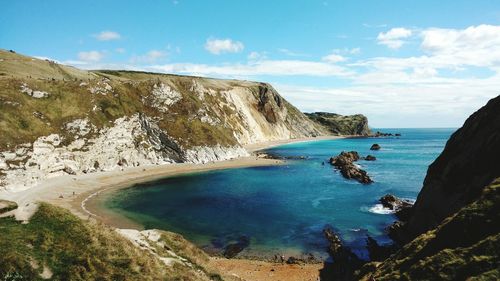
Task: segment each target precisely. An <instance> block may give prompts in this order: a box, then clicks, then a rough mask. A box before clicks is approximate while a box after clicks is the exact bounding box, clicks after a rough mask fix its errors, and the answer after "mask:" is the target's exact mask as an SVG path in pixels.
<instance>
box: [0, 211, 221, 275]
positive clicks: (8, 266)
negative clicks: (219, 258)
mask: <svg viewBox="0 0 500 281" xmlns="http://www.w3.org/2000/svg"><path fill="white" fill-rule="evenodd" d="M0 232H1V234H2V235H1V236H0V279H1V280H42V279H49V278H51V279H53V280H221V279H222V278H221V277H220V275H219V274H218V273H217V272H215V271H213V270H211V269H207V267H206V264H207V262H208V257H207V256H206V254H204V253H203V252H202V251H201V250H200V249H198V248H196V247H195V246H193V245H191V244H190V243H189V242H187V241H186V240H184V239H183V238H182V237H181V236H180V235H178V234H173V233H169V232H160V233H161V237H160V239H159V240H158V243H156V244H155V245H156V246H155V248H154V253H155V254H157V255H158V256H167V257H168V256H169V255H170V254H169V253H171V251H173V252H175V253H176V256H174V257H175V258H177V259H178V261H176V260H175V259H174V261H173V262H171V264H169V265H166V264H165V263H164V262H163V261H162V260H161V259H159V258H158V257H157V256H155V255H153V254H152V253H151V252H147V251H144V250H142V249H140V248H139V247H137V246H135V245H133V244H132V243H131V242H130V241H129V240H127V239H126V238H124V237H123V236H121V235H120V234H118V233H117V232H116V231H114V230H113V229H111V228H109V227H107V226H105V225H103V224H100V223H94V222H84V221H82V220H80V219H79V218H77V217H75V216H74V215H72V214H71V213H70V212H69V211H67V210H64V209H61V208H59V207H54V206H52V205H49V204H45V203H42V204H41V205H40V207H39V209H38V211H37V212H36V213H35V214H34V216H33V217H32V218H31V219H30V221H29V223H27V224H22V223H20V222H18V221H15V220H14V219H13V218H12V217H7V218H0ZM183 261H184V262H183Z"/></svg>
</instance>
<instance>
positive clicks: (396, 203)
mask: <svg viewBox="0 0 500 281" xmlns="http://www.w3.org/2000/svg"><path fill="white" fill-rule="evenodd" d="M379 201H380V203H382V206H384V207H385V208H389V209H391V210H395V211H398V210H401V209H403V208H410V207H411V206H413V203H412V202H411V201H410V200H405V199H400V198H398V197H396V196H394V195H392V194H386V195H384V196H382V197H381V198H380V200H379Z"/></svg>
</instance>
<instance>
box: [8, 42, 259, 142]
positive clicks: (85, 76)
mask: <svg viewBox="0 0 500 281" xmlns="http://www.w3.org/2000/svg"><path fill="white" fill-rule="evenodd" d="M0 59H1V61H0V89H2V90H1V91H0V150H2V149H6V148H11V147H14V146H15V145H17V144H21V143H27V142H33V141H34V140H35V139H36V138H38V137H40V136H44V135H48V134H50V133H59V134H62V135H66V136H67V137H70V136H69V135H67V132H65V130H64V128H63V125H64V124H65V123H66V122H69V121H71V120H73V119H77V118H85V117H88V118H89V119H90V121H91V123H92V124H94V125H96V126H97V128H103V127H106V126H109V125H110V124H111V122H112V121H114V120H115V119H117V118H120V117H123V116H130V115H132V114H134V113H138V112H142V113H146V114H147V115H148V116H151V117H157V118H158V119H161V121H160V123H159V125H160V127H161V128H162V129H164V130H165V131H167V132H168V133H169V135H170V136H171V137H173V138H174V139H177V140H179V141H180V142H181V143H182V144H183V145H184V146H186V147H190V146H197V145H215V144H221V145H234V144H235V139H234V136H233V134H232V131H231V130H230V129H228V128H224V127H222V126H211V125H209V124H207V123H204V122H201V121H200V120H199V118H198V119H197V118H189V116H190V114H192V113H193V112H196V111H197V110H198V109H199V108H200V107H201V106H202V105H203V104H207V105H209V106H210V105H211V104H213V105H216V104H218V103H219V102H220V100H218V97H212V96H209V95H206V97H207V100H205V101H201V100H200V99H198V98H197V97H196V96H195V95H190V94H189V92H190V91H189V88H190V87H191V82H192V79H193V78H192V77H187V76H176V75H163V74H152V73H142V72H128V71H124V72H120V71H94V72H88V71H82V70H78V69H75V68H72V67H67V66H62V65H58V64H55V63H52V62H48V61H44V60H38V59H33V58H29V57H25V56H21V55H18V54H12V53H10V52H7V51H3V50H0ZM103 78H109V79H110V80H111V81H109V82H108V83H109V84H110V85H111V86H112V87H113V92H112V93H110V94H107V95H106V96H104V95H100V94H91V93H90V92H89V90H88V89H87V88H88V86H80V84H81V83H82V82H85V83H88V84H89V86H92V85H95V84H96V83H98V81H101V80H102V79H103ZM199 79H201V80H202V81H207V83H209V84H212V85H215V86H216V85H217V81H216V80H211V79H202V78H199ZM211 81H213V82H211ZM160 82H161V83H165V84H166V85H169V86H171V87H172V88H174V89H175V90H177V91H179V92H180V93H183V96H184V97H183V99H182V100H181V101H180V102H178V103H176V104H175V105H174V106H172V107H171V108H169V111H168V112H166V113H162V112H159V111H158V110H156V109H155V108H152V107H149V106H147V105H144V104H143V103H142V99H143V98H145V99H147V98H148V97H149V96H150V92H151V90H152V88H153V85H154V84H156V83H160ZM23 83H26V84H27V85H28V87H29V88H31V89H35V90H40V91H45V92H48V93H50V96H49V97H48V98H43V99H35V98H32V97H29V96H28V95H26V94H23V93H21V92H20V88H21V85H22V84H23ZM220 83H222V84H223V85H233V84H235V85H236V84H239V85H241V84H242V83H246V84H248V86H254V87H257V85H258V83H251V82H243V81H239V82H238V81H229V80H228V81H220V80H219V84H220ZM93 109H96V110H93ZM222 110H223V111H224V110H225V111H227V113H228V114H230V113H231V112H230V111H229V109H228V108H224V107H222ZM186 136H189V139H188V138H186Z"/></svg>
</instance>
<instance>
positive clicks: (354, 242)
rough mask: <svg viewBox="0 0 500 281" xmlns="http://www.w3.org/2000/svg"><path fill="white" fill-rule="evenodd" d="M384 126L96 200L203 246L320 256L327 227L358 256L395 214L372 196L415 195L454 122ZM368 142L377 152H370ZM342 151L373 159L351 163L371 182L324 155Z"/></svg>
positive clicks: (278, 149) (266, 254)
mask: <svg viewBox="0 0 500 281" xmlns="http://www.w3.org/2000/svg"><path fill="white" fill-rule="evenodd" d="M384 131H390V132H398V133H401V134H402V136H401V137H399V138H354V139H338V140H322V141H311V142H303V143H291V144H286V145H282V146H278V147H274V148H271V149H268V150H266V151H267V152H269V153H272V154H275V155H280V156H284V157H287V156H304V157H305V159H302V160H287V161H286V163H284V164H283V165H279V166H269V167H252V168H239V169H227V170H219V171H211V172H202V173H193V174H189V175H182V176H174V177H169V178H164V179H161V180H157V181H152V182H146V183H141V184H137V185H134V186H132V187H129V188H125V189H121V190H118V191H114V192H112V193H110V194H108V195H106V197H105V199H103V202H102V204H103V206H104V207H105V208H106V209H108V210H110V211H112V212H115V213H117V214H120V215H122V216H125V217H126V218H128V219H130V220H132V221H135V222H137V223H139V224H141V225H143V226H144V227H145V228H146V229H151V228H157V229H163V230H169V231H173V232H177V233H180V234H182V235H183V236H184V237H186V238H187V239H188V240H190V241H192V242H193V243H195V244H196V245H198V246H200V247H202V248H203V249H205V250H207V251H208V252H217V250H220V249H221V247H223V246H224V245H227V244H228V243H231V242H234V241H237V240H239V239H241V238H242V237H244V238H245V239H248V240H249V242H250V243H249V246H248V247H247V248H246V249H245V250H244V251H243V252H241V253H240V254H239V255H240V256H244V257H259V258H262V257H272V256H273V255H274V254H277V253H279V254H283V253H284V254H287V255H300V254H305V253H312V254H314V255H315V256H316V257H320V258H323V259H325V258H327V253H326V247H327V241H326V240H325V238H324V236H323V233H322V230H323V229H324V228H325V226H331V227H333V228H334V229H335V230H336V231H338V233H339V234H340V236H341V238H342V239H343V241H345V243H346V244H347V245H349V246H350V247H351V248H352V249H353V250H354V251H355V253H356V254H358V255H359V256H360V257H362V258H366V256H367V253H366V250H365V245H366V236H367V235H370V236H372V237H373V238H375V239H376V240H377V241H378V242H379V243H382V244H384V243H390V240H389V238H388V237H387V236H386V234H385V231H384V230H385V228H386V227H387V226H388V225H389V224H391V223H392V222H393V221H394V220H395V217H394V216H393V215H392V214H390V212H388V211H387V210H384V209H382V208H381V206H380V205H379V204H378V199H379V198H380V197H381V196H383V195H385V194H387V193H391V194H394V195H396V196H398V197H402V198H409V199H416V197H417V195H418V192H419V191H420V188H421V186H422V182H423V179H424V176H425V173H426V171H427V167H428V165H429V164H430V163H432V161H433V160H434V159H435V158H436V157H437V156H438V155H439V153H440V152H441V151H442V150H443V148H444V145H445V143H446V140H447V139H448V138H449V136H450V135H451V133H452V132H453V131H454V129H390V130H389V129H386V130H384ZM373 143H378V144H380V145H381V147H382V149H381V150H379V151H370V150H369V149H370V146H371V145H372V144H373ZM344 150H356V151H358V152H359V153H360V155H362V156H366V155H368V154H371V155H374V156H376V157H377V160H376V161H363V160H360V161H359V162H357V164H359V165H361V166H362V167H363V169H365V170H366V171H367V172H368V174H369V175H370V176H371V177H372V179H373V180H374V181H375V182H374V183H373V184H370V185H362V184H360V183H358V182H356V181H354V180H346V179H344V178H343V177H342V176H341V175H340V173H339V172H338V171H335V170H334V168H333V167H332V166H330V165H329V164H328V162H327V161H328V159H329V158H330V157H331V156H334V155H337V154H338V153H340V152H341V151H344ZM322 162H325V164H324V165H322Z"/></svg>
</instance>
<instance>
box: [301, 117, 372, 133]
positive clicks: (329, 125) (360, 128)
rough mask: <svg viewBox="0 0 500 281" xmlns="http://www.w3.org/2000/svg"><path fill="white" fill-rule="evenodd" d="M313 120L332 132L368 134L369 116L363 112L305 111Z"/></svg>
mask: <svg viewBox="0 0 500 281" xmlns="http://www.w3.org/2000/svg"><path fill="white" fill-rule="evenodd" d="M305 114H306V115H307V117H309V118H310V119H311V120H313V121H315V122H318V123H319V124H321V125H323V126H324V127H325V128H326V129H327V130H328V131H329V132H330V133H332V134H335V135H357V136H368V135H369V134H370V133H371V132H370V128H369V127H368V118H366V116H364V115H361V114H356V115H339V114H335V113H328V112H314V113H305Z"/></svg>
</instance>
